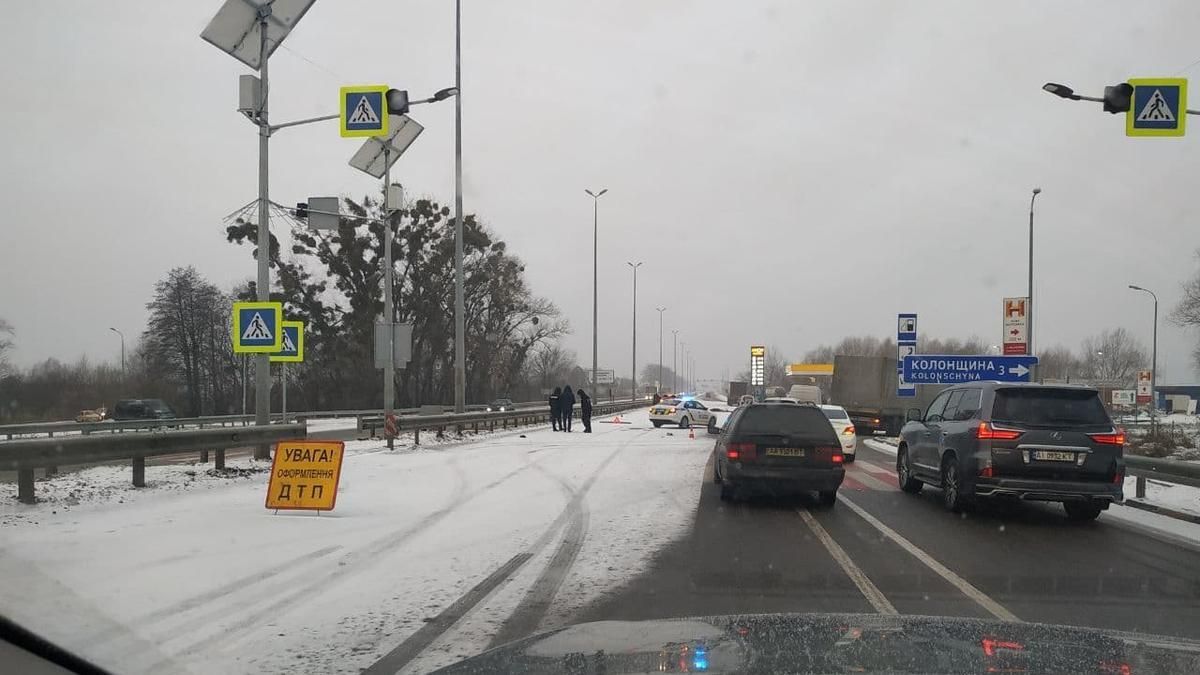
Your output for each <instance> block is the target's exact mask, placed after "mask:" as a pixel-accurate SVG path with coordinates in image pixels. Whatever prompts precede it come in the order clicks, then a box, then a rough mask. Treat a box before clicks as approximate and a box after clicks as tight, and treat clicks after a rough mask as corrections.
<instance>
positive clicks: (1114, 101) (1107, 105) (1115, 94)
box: [1104, 82, 1133, 114]
mask: <svg viewBox="0 0 1200 675" xmlns="http://www.w3.org/2000/svg"><path fill="white" fill-rule="evenodd" d="M1132 99H1133V85H1131V84H1129V83H1128V82H1122V83H1121V84H1114V85H1113V86H1111V87H1105V88H1104V112H1109V113H1113V114H1116V113H1123V112H1129V103H1130V101H1131V100H1132Z"/></svg>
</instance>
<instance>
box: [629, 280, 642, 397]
mask: <svg viewBox="0 0 1200 675" xmlns="http://www.w3.org/2000/svg"><path fill="white" fill-rule="evenodd" d="M625 264H626V265H629V266H630V267H632V268H633V373H632V375H631V380H630V381H631V382H633V399H634V400H636V399H637V271H638V268H639V267H641V266H642V263H640V262H639V263H637V264H634V263H631V262H626V263H625Z"/></svg>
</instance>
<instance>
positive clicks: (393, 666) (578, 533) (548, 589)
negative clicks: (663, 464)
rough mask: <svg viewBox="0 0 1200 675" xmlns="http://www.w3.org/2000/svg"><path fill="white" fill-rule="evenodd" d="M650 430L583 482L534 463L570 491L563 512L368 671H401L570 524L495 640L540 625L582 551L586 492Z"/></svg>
mask: <svg viewBox="0 0 1200 675" xmlns="http://www.w3.org/2000/svg"><path fill="white" fill-rule="evenodd" d="M650 431H652V430H651V429H646V430H643V431H640V433H637V434H636V435H635V436H633V437H632V438H629V439H626V440H624V441H622V442H621V444H620V445H618V446H617V448H616V449H615V450H613V451H612V452H611V453H609V455H608V456H607V457H605V458H604V459H603V460H602V461H601V462H600V464H599V465H598V466H597V467H596V469H595V470H594V471H592V473H591V475H590V476H588V479H587V480H586V481H584V483H583V484H582V485H581V486H579V487H578V488H574V487H572V486H571V484H570V483H569V482H568V481H567V480H566V479H564V478H562V477H561V476H558V475H556V474H554V473H552V472H550V471H549V470H547V469H545V468H544V467H541V466H537V465H536V464H534V465H531V466H533V467H534V468H536V469H537V470H538V471H541V472H542V473H544V474H546V475H547V476H548V477H549V478H551V479H552V480H554V481H555V482H556V483H558V485H559V487H560V489H562V490H563V493H564V495H566V496H567V497H568V502H567V505H566V506H565V507H563V510H562V513H560V514H559V515H558V517H557V518H555V519H554V522H552V523H551V524H550V526H549V527H547V528H546V530H545V531H544V532H543V533H542V535H541V536H540V537H538V539H537V541H535V542H534V543H533V544H531V545H530V546H529V548H527V549H525V550H524V551H522V552H520V553H518V554H517V555H515V556H513V557H512V558H510V559H509V560H508V561H507V562H505V563H504V564H503V565H501V566H500V567H499V568H498V569H497V570H496V571H494V572H492V573H491V574H490V575H488V577H486V578H485V579H484V581H482V582H480V583H479V584H477V585H476V586H475V587H473V588H472V589H471V590H470V591H468V592H467V593H466V594H464V595H463V596H462V597H460V598H459V600H458V601H456V602H454V603H453V604H451V605H450V607H448V608H446V609H445V610H443V611H442V613H441V614H439V615H438V616H436V617H434V619H433V620H432V621H430V622H429V623H428V624H427V625H426V626H425V627H423V628H422V629H420V630H418V631H417V632H416V633H413V634H412V635H410V636H409V637H408V638H406V639H405V640H404V641H403V642H401V643H400V644H399V645H398V646H396V647H395V648H394V649H392V651H390V652H388V653H387V654H385V655H384V656H383V657H382V658H380V659H379V660H378V661H376V662H375V663H374V664H372V665H371V666H370V667H369V668H367V669H366V670H365V671H363V672H364V675H372V674H378V675H382V674H383V673H396V672H399V671H400V669H402V668H404V667H405V666H406V665H408V664H409V663H410V662H411V661H412V660H413V659H416V658H417V657H418V656H420V655H421V654H422V653H423V652H424V651H425V649H427V648H428V647H429V645H431V644H433V642H434V641H435V640H437V639H438V638H440V637H442V635H444V634H445V633H446V632H447V631H449V630H450V629H451V628H452V627H453V626H454V625H455V624H457V623H458V622H459V621H461V620H462V619H464V618H466V617H468V616H470V615H471V613H473V612H474V611H475V610H476V609H477V608H478V607H479V604H480V603H481V602H483V600H484V599H486V598H487V597H488V596H489V595H491V594H492V592H494V591H495V590H496V589H498V588H499V587H500V586H503V585H504V584H505V583H506V582H508V581H509V580H511V579H512V578H513V577H514V576H515V575H516V574H517V572H518V571H520V569H521V567H523V566H524V565H525V564H526V563H528V562H529V561H530V560H532V559H534V558H535V557H537V555H538V553H539V552H540V551H541V550H542V549H544V548H546V547H547V546H549V545H550V542H552V541H553V540H554V538H555V535H557V534H558V532H559V530H560V529H562V528H563V526H564V525H566V526H567V533H566V534H565V535H564V537H563V539H562V541H561V542H560V543H559V546H558V549H557V550H556V551H555V552H554V555H553V556H552V557H551V559H550V562H549V563H548V564H547V565H546V569H544V570H543V571H542V573H541V574H540V575H538V578H537V579H536V580H535V581H534V582H533V584H532V586H531V587H530V590H529V591H528V592H527V593H526V594H525V597H524V598H523V599H522V600H521V602H520V604H518V605H517V607H516V608H515V609H514V610H513V611H512V613H511V614H509V617H508V618H507V619H505V621H504V623H503V624H502V625H501V626H500V629H499V630H498V631H497V633H496V636H495V637H493V639H492V644H493V645H495V644H499V642H500V641H501V640H502V638H503V636H506V635H515V636H516V637H517V638H519V637H524V636H525V635H527V634H529V633H531V632H533V631H534V630H536V629H537V626H538V624H539V623H541V621H542V618H543V617H545V615H546V613H547V611H548V610H549V609H550V605H551V603H552V602H553V600H554V596H555V595H556V594H557V593H558V589H559V587H560V586H561V585H562V582H563V579H565V578H566V575H567V571H568V570H569V569H570V567H571V565H572V564H573V563H574V562H575V559H576V557H578V555H579V550H580V549H581V548H582V547H583V541H584V538H585V537H586V535H587V521H588V511H587V506H586V503H585V501H584V500H585V498H586V497H587V493H588V491H589V490H590V489H591V487H592V485H593V484H595V482H596V479H597V478H599V477H600V474H601V473H603V472H604V470H605V469H606V468H608V465H609V464H610V463H612V461H613V460H615V459H616V458H617V456H618V455H620V454H621V452H622V451H624V450H625V448H627V447H629V445H631V444H632V443H633V442H634V441H636V440H638V439H640V438H641V437H643V436H644V435H646V434H647V433H649V432H650Z"/></svg>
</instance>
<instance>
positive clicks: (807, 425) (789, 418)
mask: <svg viewBox="0 0 1200 675" xmlns="http://www.w3.org/2000/svg"><path fill="white" fill-rule="evenodd" d="M714 452H715V454H716V459H715V461H714V463H713V481H714V482H716V483H719V484H720V485H721V499H726V500H728V499H732V498H734V497H735V496H736V495H737V494H738V492H739V491H740V490H742V489H743V488H750V487H753V486H758V487H765V488H769V489H770V491H771V492H772V493H778V492H795V491H810V490H815V491H817V492H818V493H820V497H821V503H822V504H824V505H826V506H832V505H833V504H834V502H835V501H836V500H837V490H838V487H840V486H841V484H842V479H843V478H845V477H846V470H845V467H844V466H843V463H844V462H845V461H846V459H845V456H844V455H842V444H841V442H840V441H838V437H837V434H836V433H835V432H834V430H833V426H832V425H830V424H829V419H828V418H826V417H825V413H823V412H821V409H820V408H818V407H817V406H815V405H813V404H811V403H801V404H796V403H755V404H752V405H744V406H739V407H738V409H737V410H734V411H733V413H732V414H731V415H730V416H729V419H728V420H727V421H726V422H725V424H724V428H723V429H722V431H721V436H720V438H718V439H717V446H716V448H715V449H714Z"/></svg>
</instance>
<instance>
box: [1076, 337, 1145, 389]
mask: <svg viewBox="0 0 1200 675" xmlns="http://www.w3.org/2000/svg"><path fill="white" fill-rule="evenodd" d="M1079 361H1080V365H1081V370H1082V371H1083V374H1084V375H1085V376H1086V377H1089V378H1091V379H1095V380H1102V381H1105V382H1130V383H1132V381H1133V379H1134V377H1135V376H1136V375H1137V371H1138V370H1139V369H1141V368H1145V367H1147V366H1148V365H1149V363H1150V357H1149V356H1148V355H1147V352H1146V348H1145V347H1144V346H1143V345H1142V344H1141V343H1140V342H1138V340H1137V339H1136V338H1134V337H1133V336H1132V335H1130V334H1129V331H1127V330H1125V329H1124V328H1114V329H1112V330H1106V331H1104V332H1103V333H1101V334H1099V335H1096V336H1093V337H1090V338H1087V339H1086V340H1084V341H1083V352H1082V353H1081V354H1080V358H1079Z"/></svg>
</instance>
